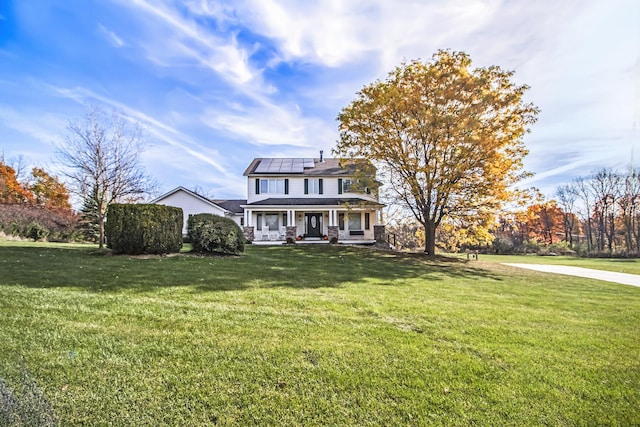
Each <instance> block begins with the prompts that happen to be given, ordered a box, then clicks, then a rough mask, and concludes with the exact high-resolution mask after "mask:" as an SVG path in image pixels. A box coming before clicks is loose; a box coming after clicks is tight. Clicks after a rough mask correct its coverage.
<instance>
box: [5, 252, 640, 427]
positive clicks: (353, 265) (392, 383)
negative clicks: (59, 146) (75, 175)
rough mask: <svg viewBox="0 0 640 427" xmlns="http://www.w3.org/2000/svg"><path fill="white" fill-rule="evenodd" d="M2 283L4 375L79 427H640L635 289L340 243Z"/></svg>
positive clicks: (21, 261)
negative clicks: (30, 387)
mask: <svg viewBox="0 0 640 427" xmlns="http://www.w3.org/2000/svg"><path fill="white" fill-rule="evenodd" d="M481 261H482V258H481ZM0 271H1V272H2V273H1V274H0V378H3V379H4V380H5V381H6V383H7V384H8V385H9V387H11V386H12V384H13V385H15V384H17V383H19V381H20V375H21V372H22V371H23V370H24V369H28V370H29V372H30V375H31V377H32V378H33V380H34V381H35V382H37V385H38V387H39V389H40V390H42V391H43V393H44V394H45V395H46V397H47V399H48V402H49V403H50V404H51V407H52V408H53V409H54V411H55V413H56V416H57V418H58V419H59V420H60V423H61V424H62V425H106V424H109V425H213V424H216V425H323V426H324V425H464V426H467V425H473V424H476V425H492V426H495V425H541V424H543V425H620V426H628V425H640V412H639V410H638V408H639V407H640V388H639V386H638V384H640V361H639V359H638V354H640V340H639V339H638V322H639V321H640V289H638V288H634V287H630V286H622V285H615V284H610V283H606V282H598V281H594V280H588V279H581V278H572V277H564V276H563V277H562V279H561V280H560V279H557V280H555V277H556V276H551V275H543V274H541V273H536V272H529V271H526V270H518V269H513V268H509V267H506V266H503V265H500V264H497V263H484V262H478V263H473V262H472V263H465V262H462V261H459V260H451V261H448V262H445V261H438V262H431V261H426V260H424V259H422V258H421V257H420V256H417V255H414V256H412V255H402V254H391V253H385V252H376V251H372V250H369V249H364V248H347V247H336V246H330V245H323V246H309V245H304V246H303V245H298V246H282V247H251V246H249V247H248V248H247V253H246V255H244V256H242V257H195V256H189V255H184V254H183V255H179V256H174V257H149V258H140V257H126V256H105V255H103V254H101V253H99V252H98V251H97V250H96V249H95V248H93V247H90V246H65V245H45V244H29V243H22V242H1V243H0Z"/></svg>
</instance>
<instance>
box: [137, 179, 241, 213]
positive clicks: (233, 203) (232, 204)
mask: <svg viewBox="0 0 640 427" xmlns="http://www.w3.org/2000/svg"><path fill="white" fill-rule="evenodd" d="M179 191H183V192H185V193H187V194H189V195H190V196H192V197H195V198H196V199H198V200H201V201H202V202H204V203H207V204H209V205H211V206H214V207H217V208H218V209H221V210H223V211H226V212H228V213H234V214H240V213H243V212H244V209H243V208H241V207H240V206H242V205H244V204H246V203H247V201H246V200H211V199H208V198H206V197H204V196H202V195H200V194H198V193H196V192H195V191H191V190H189V189H187V188H184V187H182V186H180V187H176V188H174V189H173V190H171V191H169V192H168V193H166V194H163V195H162V196H160V197H158V198H157V199H154V200H152V201H151V202H149V203H158V202H160V201H162V200H163V199H166V198H167V197H169V196H171V195H172V194H175V193H177V192H179Z"/></svg>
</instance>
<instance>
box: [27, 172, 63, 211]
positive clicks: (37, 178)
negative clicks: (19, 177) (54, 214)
mask: <svg viewBox="0 0 640 427" xmlns="http://www.w3.org/2000/svg"><path fill="white" fill-rule="evenodd" d="M31 176H32V177H33V180H32V182H31V185H30V186H29V189H30V190H31V193H32V194H33V197H34V201H35V203H36V204H37V205H38V206H41V207H44V208H46V209H51V210H54V211H58V212H70V211H71V203H70V202H69V196H70V194H69V190H68V189H67V187H66V185H64V184H63V183H62V182H60V180H59V179H58V177H55V176H51V175H50V174H49V173H48V172H47V171H45V170H44V169H43V168H39V167H35V168H33V169H32V170H31Z"/></svg>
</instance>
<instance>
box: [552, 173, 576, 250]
mask: <svg viewBox="0 0 640 427" xmlns="http://www.w3.org/2000/svg"><path fill="white" fill-rule="evenodd" d="M556 197H557V198H558V204H559V205H560V208H561V209H562V212H563V213H564V218H563V229H564V240H565V241H566V242H568V243H569V247H570V248H573V234H574V231H575V227H576V215H575V209H576V200H577V199H578V189H577V188H576V186H575V184H573V185H571V184H567V185H561V186H559V187H558V189H557V190H556Z"/></svg>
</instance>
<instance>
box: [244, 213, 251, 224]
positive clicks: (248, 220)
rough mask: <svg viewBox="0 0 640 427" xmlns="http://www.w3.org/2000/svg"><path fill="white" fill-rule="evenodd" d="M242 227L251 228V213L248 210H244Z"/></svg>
mask: <svg viewBox="0 0 640 427" xmlns="http://www.w3.org/2000/svg"><path fill="white" fill-rule="evenodd" d="M244 225H245V227H251V211H250V210H249V209H245V210H244Z"/></svg>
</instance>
